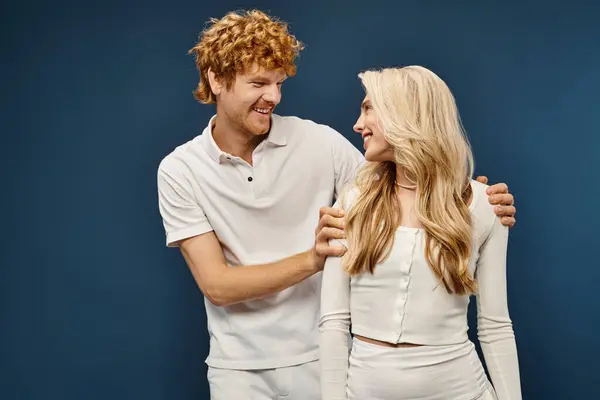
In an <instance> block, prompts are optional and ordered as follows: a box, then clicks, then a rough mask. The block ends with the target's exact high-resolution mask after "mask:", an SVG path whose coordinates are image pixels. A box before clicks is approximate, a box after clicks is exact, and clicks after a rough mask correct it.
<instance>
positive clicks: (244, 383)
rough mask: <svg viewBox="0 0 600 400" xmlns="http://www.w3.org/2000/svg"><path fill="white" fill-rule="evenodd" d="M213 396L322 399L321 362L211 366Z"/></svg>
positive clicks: (228, 398)
mask: <svg viewBox="0 0 600 400" xmlns="http://www.w3.org/2000/svg"><path fill="white" fill-rule="evenodd" d="M207 377H208V384H209V388H210V398H211V400H321V386H320V383H319V362H318V361H311V362H308V363H305V364H301V365H294V366H291V367H282V368H273V369H263V370H234V369H220V368H212V367H209V369H208V374H207Z"/></svg>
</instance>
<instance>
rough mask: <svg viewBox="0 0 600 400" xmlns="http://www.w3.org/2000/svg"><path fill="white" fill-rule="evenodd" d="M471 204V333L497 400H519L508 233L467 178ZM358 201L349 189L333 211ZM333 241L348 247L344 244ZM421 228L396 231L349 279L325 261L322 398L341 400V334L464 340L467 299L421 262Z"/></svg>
mask: <svg viewBox="0 0 600 400" xmlns="http://www.w3.org/2000/svg"><path fill="white" fill-rule="evenodd" d="M471 187H472V188H473V199H472V201H471V204H470V207H469V208H470V210H471V215H472V226H473V248H472V257H471V260H470V264H469V268H470V270H471V273H472V274H474V276H475V279H476V281H477V287H478V290H477V293H476V299H477V331H478V338H479V341H480V343H481V348H482V351H483V354H484V358H485V362H486V365H487V367H488V371H489V372H490V375H491V378H492V384H493V385H494V388H495V390H496V393H497V394H498V398H499V400H520V399H521V385H520V376H519V365H518V360H517V348H516V343H515V337H514V333H513V328H512V321H511V319H510V316H509V313H508V305H507V294H506V252H507V246H508V228H507V227H505V226H503V225H502V224H501V223H500V220H499V218H498V217H497V216H496V215H495V213H494V209H493V206H492V205H490V204H489V202H488V196H487V194H486V193H485V189H486V187H487V186H486V185H484V184H482V183H479V182H477V181H472V183H471ZM357 196H358V190H357V189H356V188H354V189H353V190H352V191H350V192H349V193H348V195H347V196H346V197H345V199H344V200H343V202H344V204H336V205H335V206H334V207H340V208H344V209H345V210H346V211H347V210H348V209H349V208H350V207H351V206H352V204H353V203H354V201H355V200H356V198H357ZM338 244H343V245H344V246H348V244H347V241H346V240H345V239H344V240H340V241H338ZM424 245H425V231H424V230H423V229H419V228H409V227H399V228H398V230H397V231H396V233H395V238H394V244H393V247H392V250H391V252H390V255H389V257H388V258H387V259H386V260H385V261H384V262H383V263H381V264H378V265H377V267H376V268H375V272H374V274H373V275H371V274H369V273H364V274H361V275H358V276H354V277H352V278H350V277H349V275H348V274H347V273H346V272H345V271H344V270H343V269H342V267H341V258H340V257H329V258H328V259H327V261H326V263H325V268H324V271H323V283H322V289H321V290H322V291H321V319H320V323H319V326H320V331H321V361H320V362H321V371H322V372H321V382H322V390H323V400H331V399H346V375H347V371H348V333H349V327H350V325H352V333H353V334H357V335H361V336H365V337H368V338H371V339H376V340H380V341H385V342H389V343H402V342H405V343H414V344H422V345H448V344H459V343H464V342H465V341H467V340H468V336H467V329H468V325H467V308H468V305H469V299H470V296H468V295H464V296H459V295H455V294H449V293H448V292H447V291H446V289H445V288H444V285H443V284H442V283H441V282H440V281H439V279H437V277H436V276H435V274H434V273H433V271H432V269H431V267H430V266H429V265H428V263H427V260H426V258H425V252H424V248H425V247H424Z"/></svg>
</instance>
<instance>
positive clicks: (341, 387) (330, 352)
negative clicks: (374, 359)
mask: <svg viewBox="0 0 600 400" xmlns="http://www.w3.org/2000/svg"><path fill="white" fill-rule="evenodd" d="M332 242H334V243H332V245H334V246H337V245H339V244H343V245H345V243H341V242H342V241H337V240H333V241H332ZM335 242H338V243H335ZM343 242H345V240H344V241H343ZM341 260H342V259H341V257H328V258H327V260H326V261H325V267H324V269H323V283H322V288H321V320H320V322H319V328H320V332H321V333H320V336H321V337H320V348H321V357H320V367H321V394H322V399H323V400H346V398H347V397H346V380H347V375H348V337H349V331H350V277H349V276H348V274H347V273H346V272H345V271H344V270H343V269H342V265H341Z"/></svg>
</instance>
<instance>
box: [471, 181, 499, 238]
mask: <svg viewBox="0 0 600 400" xmlns="http://www.w3.org/2000/svg"><path fill="white" fill-rule="evenodd" d="M488 187H489V185H486V184H485V183H481V182H478V181H476V180H471V189H472V190H473V197H472V199H471V203H470V204H469V210H470V211H471V217H472V218H473V225H474V226H475V228H476V229H477V228H478V229H479V230H483V231H488V230H490V229H491V228H492V225H493V224H494V220H495V218H496V213H495V212H494V206H493V205H492V204H490V201H489V195H488V194H487V192H486V190H487V188H488Z"/></svg>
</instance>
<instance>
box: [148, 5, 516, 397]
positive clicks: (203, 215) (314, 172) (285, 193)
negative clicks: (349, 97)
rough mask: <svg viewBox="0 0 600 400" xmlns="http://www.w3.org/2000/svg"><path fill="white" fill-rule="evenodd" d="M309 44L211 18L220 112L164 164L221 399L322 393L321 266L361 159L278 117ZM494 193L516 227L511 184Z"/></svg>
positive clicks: (210, 63)
mask: <svg viewBox="0 0 600 400" xmlns="http://www.w3.org/2000/svg"><path fill="white" fill-rule="evenodd" d="M302 47H303V45H302V44H301V43H300V42H299V41H297V40H296V39H295V38H294V36H292V35H291V34H290V33H288V31H287V27H286V25H285V24H283V23H282V22H279V21H277V20H275V19H273V18H271V17H269V16H267V15H265V14H264V13H262V12H259V11H251V12H247V13H243V14H242V13H230V14H228V15H226V16H225V17H223V18H222V19H220V20H215V19H213V20H212V21H211V25H210V26H209V27H208V28H207V29H206V30H205V31H204V32H203V34H202V35H201V37H200V40H199V42H198V44H197V45H196V46H195V47H194V48H193V49H192V50H191V51H190V52H191V53H193V54H194V55H195V56H196V63H197V68H198V70H199V72H200V83H199V85H198V88H197V90H196V91H195V97H196V98H197V99H198V100H199V101H200V102H202V103H205V104H211V103H216V109H217V111H216V115H215V116H214V117H213V118H211V120H210V121H209V123H208V125H207V127H206V129H205V130H204V132H203V133H202V134H201V135H199V136H197V137H196V138H194V139H192V140H191V141H189V142H187V143H185V144H183V145H182V146H179V147H178V148H176V149H175V150H174V151H173V152H172V153H170V154H169V155H168V156H167V157H165V158H164V159H163V160H162V162H161V164H160V167H159V169H158V193H159V205H160V212H161V215H162V218H163V224H164V228H165V231H166V236H167V245H168V246H171V247H179V248H180V250H181V252H182V254H183V256H184V258H185V260H186V262H187V264H188V266H189V268H190V270H191V272H192V274H193V276H194V278H195V280H196V282H197V284H198V286H199V287H200V289H201V291H202V293H203V294H204V295H205V306H206V313H207V323H208V330H209V334H210V352H209V355H208V358H207V360H206V363H207V364H208V366H209V370H208V381H209V384H210V390H211V398H213V399H248V398H252V399H273V398H286V399H290V400H291V399H306V400H308V399H315V400H316V399H319V398H320V385H319V376H318V373H319V368H318V365H317V362H318V354H319V349H318V328H317V324H318V319H319V302H320V290H321V285H320V279H321V276H320V275H321V274H319V272H320V271H321V270H322V268H323V263H324V260H325V257H326V256H327V255H333V254H336V255H337V254H341V252H342V251H343V249H339V248H332V247H329V245H328V240H329V239H330V238H341V237H343V231H342V230H340V229H339V228H341V227H342V226H343V219H341V218H340V217H341V216H342V215H341V214H340V211H338V210H333V209H331V208H329V206H331V204H332V203H333V200H334V198H335V197H336V196H337V195H339V193H340V191H341V190H342V188H343V187H344V186H345V185H346V184H347V183H351V182H352V180H353V178H354V174H355V171H356V169H357V167H358V166H359V164H360V163H361V162H362V161H363V156H362V154H361V153H360V152H359V151H358V150H357V149H356V148H355V147H354V146H353V145H352V144H351V143H350V142H348V141H347V140H346V139H345V138H344V137H343V136H342V135H341V134H339V133H338V132H336V131H335V130H333V129H331V128H330V127H327V126H324V125H320V124H317V123H315V122H312V121H309V120H303V119H300V118H296V117H281V116H278V115H276V114H274V113H273V111H274V109H275V107H276V106H277V104H278V103H279V102H280V100H281V85H282V83H283V81H284V80H285V79H286V78H287V77H289V76H294V75H295V73H296V69H295V65H294V60H295V58H296V56H297V55H298V53H299V51H301V50H302ZM484 179H485V178H484ZM491 190H492V192H493V193H495V196H497V197H498V200H499V203H498V204H506V205H505V206H502V207H501V208H500V210H499V211H498V215H499V216H504V218H505V219H504V220H503V221H504V223H505V224H506V225H512V224H514V218H513V215H514V212H515V210H514V207H513V206H512V203H513V199H512V196H511V195H510V194H508V189H507V187H506V185H504V184H500V185H495V186H492V187H491ZM319 210H321V215H320V216H319V214H318V211H319ZM315 227H317V230H316V231H315ZM315 233H317V235H316V238H315Z"/></svg>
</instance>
